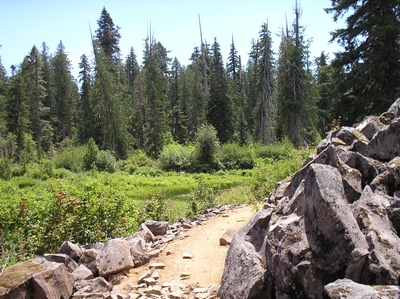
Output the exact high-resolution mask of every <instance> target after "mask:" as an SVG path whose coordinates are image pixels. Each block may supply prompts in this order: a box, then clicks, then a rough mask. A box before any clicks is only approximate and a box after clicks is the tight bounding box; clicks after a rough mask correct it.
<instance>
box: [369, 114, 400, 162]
mask: <svg viewBox="0 0 400 299" xmlns="http://www.w3.org/2000/svg"><path fill="white" fill-rule="evenodd" d="M399 155H400V119H395V120H393V121H392V122H391V123H390V125H389V126H387V128H386V127H385V128H384V129H382V130H381V131H379V132H378V133H376V134H375V135H374V137H373V138H372V139H371V141H370V142H369V143H368V146H367V148H366V151H365V156H367V157H370V158H373V159H375V160H380V161H390V160H392V159H394V158H395V157H397V156H399Z"/></svg>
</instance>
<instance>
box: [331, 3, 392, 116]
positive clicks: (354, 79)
mask: <svg viewBox="0 0 400 299" xmlns="http://www.w3.org/2000/svg"><path fill="white" fill-rule="evenodd" d="M326 11H327V12H329V13H333V19H334V20H335V21H337V20H338V19H339V18H341V17H343V16H344V15H345V14H346V25H347V27H346V28H343V29H338V30H336V31H334V32H333V34H332V40H333V41H335V40H336V41H337V42H338V43H339V44H340V45H341V46H342V47H343V48H344V51H340V52H338V53H336V57H335V59H334V60H333V61H332V65H333V67H334V68H335V72H336V74H337V75H340V76H339V77H338V80H337V82H336V86H337V88H338V89H339V90H340V91H341V93H342V94H343V96H342V98H341V99H339V101H337V102H336V103H335V106H336V110H337V111H338V112H337V113H339V115H341V116H342V124H350V123H354V122H356V121H359V120H361V119H362V117H364V116H365V115H369V114H380V113H382V111H385V110H386V109H387V108H388V107H389V106H390V104H391V103H392V102H393V101H394V99H396V97H397V96H398V95H399V94H400V91H399V89H398V87H399V86H400V39H399V36H400V21H399V20H400V4H399V1H398V0H368V1H365V0H364V1H362V0H348V1H332V7H331V8H328V9H326Z"/></svg>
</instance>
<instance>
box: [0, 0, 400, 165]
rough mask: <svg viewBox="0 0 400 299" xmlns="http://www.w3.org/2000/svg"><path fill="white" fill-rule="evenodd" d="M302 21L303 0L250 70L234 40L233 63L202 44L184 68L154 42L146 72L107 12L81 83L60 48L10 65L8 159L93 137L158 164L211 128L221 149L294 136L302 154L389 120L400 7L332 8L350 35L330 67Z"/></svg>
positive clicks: (2, 91) (5, 131) (336, 4)
mask: <svg viewBox="0 0 400 299" xmlns="http://www.w3.org/2000/svg"><path fill="white" fill-rule="evenodd" d="M301 12H302V8H301V7H299V5H298V3H297V0H296V1H295V7H294V19H293V21H292V23H291V25H288V24H287V25H286V26H285V28H282V30H281V33H280V37H281V41H280V45H279V51H278V53H274V52H273V50H272V48H273V47H272V38H271V31H270V28H269V25H268V22H266V23H264V24H262V25H261V29H260V31H259V35H258V37H257V38H255V39H253V42H252V45H251V48H250V49H249V53H248V55H249V58H248V62H247V65H246V66H244V65H242V61H241V60H242V59H241V56H240V55H239V54H238V52H237V50H236V47H235V43H234V38H233V37H232V43H231V46H230V50H229V53H228V56H227V59H226V63H224V59H223V55H222V53H221V49H220V45H219V43H218V41H217V39H216V38H215V39H214V41H213V43H212V44H207V43H203V41H202V40H201V45H200V46H198V47H195V48H194V50H193V53H192V54H191V58H190V64H189V65H187V66H182V65H181V64H180V63H179V61H178V59H177V58H174V59H172V58H170V57H169V56H168V53H169V51H168V50H167V49H166V48H165V47H164V46H163V45H162V43H161V42H159V41H157V40H156V39H155V38H154V37H153V35H152V33H151V32H150V34H149V36H148V37H147V38H146V39H145V46H144V50H143V59H142V64H141V65H139V63H138V61H137V56H136V53H135V51H134V49H133V48H131V49H130V52H129V53H128V55H127V56H126V57H125V58H123V57H122V55H121V51H120V49H119V41H120V39H121V35H120V33H119V29H120V28H119V27H118V26H117V25H115V24H114V22H113V19H112V18H111V16H110V14H109V13H108V12H107V10H106V8H103V10H102V11H101V15H100V18H99V20H98V21H97V25H98V28H97V29H96V30H95V31H94V32H93V33H92V36H91V38H92V45H93V53H92V54H93V55H92V56H91V57H92V58H91V57H89V56H88V55H86V54H83V55H82V56H81V59H80V63H79V76H78V78H77V79H76V78H74V77H73V76H72V74H71V62H70V60H69V59H68V54H67V52H66V50H65V47H64V45H63V43H62V41H60V43H59V45H58V47H57V49H56V51H55V52H54V53H53V54H50V52H49V49H48V47H47V45H46V44H45V43H43V44H42V46H41V48H40V49H38V48H37V47H36V46H33V47H32V49H31V51H30V52H29V54H28V55H27V56H26V57H24V59H23V61H22V62H21V64H20V65H18V66H11V75H10V76H8V75H7V72H6V71H5V68H4V66H3V65H2V64H1V60H0V105H1V107H4V108H2V109H1V111H0V150H1V153H0V155H1V157H3V158H8V159H12V160H13V161H15V162H17V163H25V162H29V161H35V160H37V159H40V158H41V157H44V156H51V155H52V153H53V152H54V150H56V149H57V148H62V147H64V146H66V145H68V144H71V143H72V144H86V143H87V142H88V141H89V140H90V139H91V138H92V139H93V140H94V141H95V143H96V144H97V145H98V146H99V147H100V148H101V149H102V150H108V151H110V152H112V153H113V154H114V155H115V156H116V157H118V158H121V159H123V158H126V157H127V156H128V155H129V153H130V152H132V151H133V150H136V149H141V150H144V151H145V152H146V153H147V154H148V155H149V156H152V157H154V158H157V157H158V156H159V154H160V152H161V151H162V149H163V147H164V146H165V145H166V144H169V143H171V142H177V143H179V144H183V145H187V144H190V143H193V142H194V140H195V137H196V133H197V131H198V129H199V128H200V127H201V126H202V125H205V124H207V125H210V126H212V127H214V128H215V130H216V132H217V136H218V139H219V141H220V142H221V143H228V142H236V143H238V144H240V145H246V144H251V143H262V144H273V143H275V142H277V141H278V140H280V139H282V138H284V137H288V138H289V139H290V140H291V141H292V143H293V144H294V145H295V146H296V147H301V146H306V145H309V144H313V143H315V142H318V140H319V139H320V138H321V137H323V136H324V134H325V133H326V132H327V131H329V130H330V129H331V128H332V123H334V125H338V124H341V125H350V124H352V123H354V122H357V121H360V120H362V118H363V117H364V116H366V115H369V114H378V113H381V112H382V111H384V110H386V109H387V107H388V106H390V104H391V103H392V102H393V101H394V100H395V98H396V97H397V96H398V95H399V93H400V4H399V3H398V1H397V0H374V1H372V0H368V1H361V0H349V1H345V2H343V1H332V4H331V7H330V8H327V9H326V12H327V13H331V14H332V15H333V19H334V20H335V21H336V20H338V19H339V18H342V17H345V18H346V28H342V29H338V30H335V31H334V32H333V33H332V41H333V42H339V43H340V45H341V46H342V47H343V51H340V52H338V53H335V54H334V57H332V58H331V59H330V57H329V56H328V55H327V54H325V53H324V52H322V53H321V55H320V56H319V57H316V58H311V57H310V52H309V45H310V41H309V40H306V39H305V28H304V27H303V26H302V25H301ZM321 13H323V12H321ZM316 38H317V37H316Z"/></svg>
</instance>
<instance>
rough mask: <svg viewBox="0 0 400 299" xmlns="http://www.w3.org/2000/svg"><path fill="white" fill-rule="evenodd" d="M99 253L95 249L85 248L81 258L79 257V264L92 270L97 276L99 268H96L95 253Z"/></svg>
mask: <svg viewBox="0 0 400 299" xmlns="http://www.w3.org/2000/svg"><path fill="white" fill-rule="evenodd" d="M99 253H100V251H99V250H97V249H88V250H85V251H84V252H83V253H82V255H81V258H80V259H79V264H82V265H85V266H86V268H88V269H89V270H90V271H92V273H93V275H94V276H97V274H98V272H99V270H98V268H97V263H96V259H97V255H98V254H99Z"/></svg>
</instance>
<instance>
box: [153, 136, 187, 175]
mask: <svg viewBox="0 0 400 299" xmlns="http://www.w3.org/2000/svg"><path fill="white" fill-rule="evenodd" d="M158 161H159V163H160V167H161V169H163V170H166V171H178V172H179V171H192V170H193V164H194V148H193V147H186V146H183V145H180V144H178V143H171V144H169V145H167V146H166V147H164V149H163V150H162V152H161V154H160V156H159V158H158Z"/></svg>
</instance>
